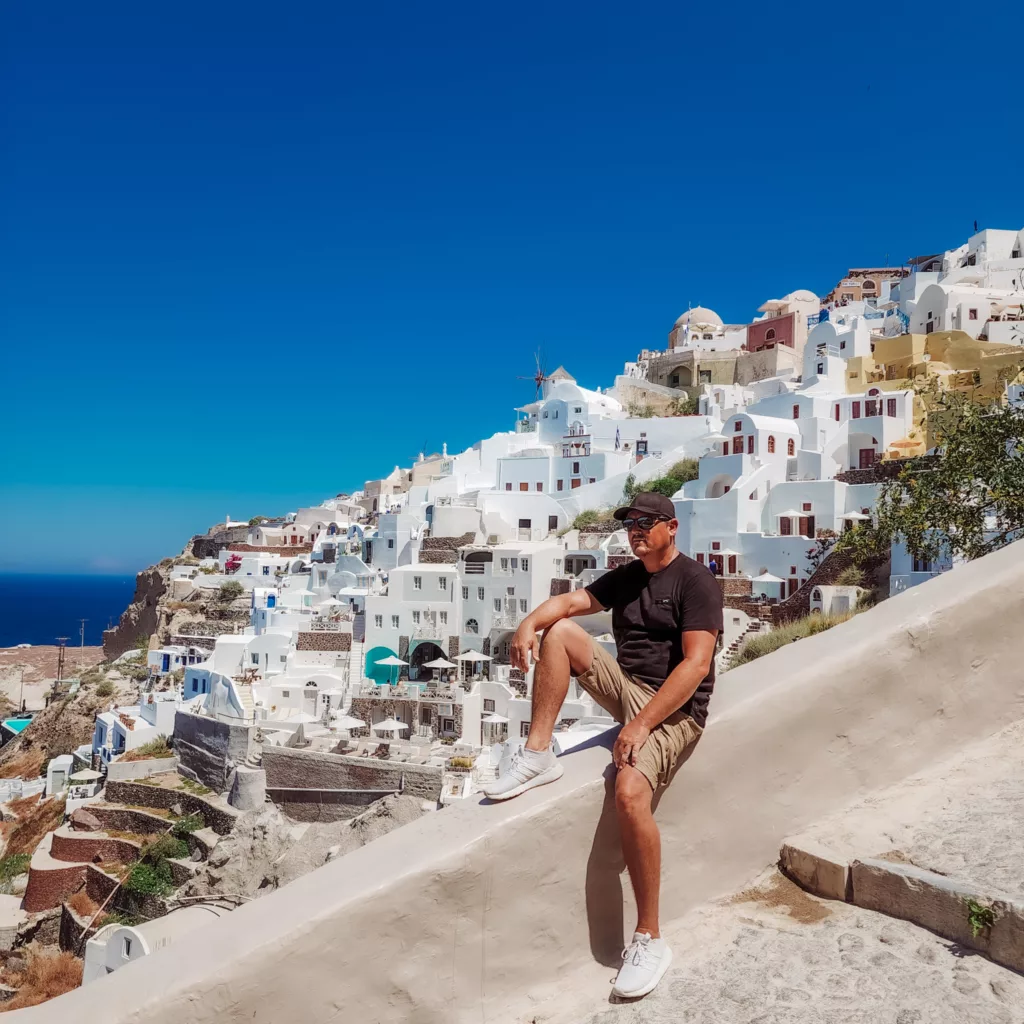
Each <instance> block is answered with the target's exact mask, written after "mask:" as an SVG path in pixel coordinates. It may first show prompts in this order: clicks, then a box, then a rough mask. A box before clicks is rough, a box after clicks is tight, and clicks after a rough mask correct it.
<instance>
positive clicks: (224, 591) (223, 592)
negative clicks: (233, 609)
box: [217, 580, 245, 604]
mask: <svg viewBox="0 0 1024 1024" xmlns="http://www.w3.org/2000/svg"><path fill="white" fill-rule="evenodd" d="M244 593H245V588H244V587H243V586H242V584H241V583H239V582H237V580H228V581H227V583H222V584H221V585H220V589H219V590H218V591H217V600H218V601H220V602H222V603H223V604H227V603H228V602H229V601H234V600H235V598H236V597H241V596H242V594H244Z"/></svg>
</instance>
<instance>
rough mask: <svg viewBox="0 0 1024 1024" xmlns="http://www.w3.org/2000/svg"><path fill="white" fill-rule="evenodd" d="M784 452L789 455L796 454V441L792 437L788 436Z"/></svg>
mask: <svg viewBox="0 0 1024 1024" xmlns="http://www.w3.org/2000/svg"><path fill="white" fill-rule="evenodd" d="M786 454H787V455H789V456H790V457H792V456H794V455H796V441H794V440H793V438H790V439H789V440H788V441H787V442H786Z"/></svg>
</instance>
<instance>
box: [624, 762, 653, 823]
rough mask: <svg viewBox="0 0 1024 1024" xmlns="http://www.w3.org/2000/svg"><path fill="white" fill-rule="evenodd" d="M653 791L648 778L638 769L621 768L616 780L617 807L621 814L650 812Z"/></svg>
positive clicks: (630, 814)
mask: <svg viewBox="0 0 1024 1024" xmlns="http://www.w3.org/2000/svg"><path fill="white" fill-rule="evenodd" d="M652 795H653V791H652V789H651V784H650V783H649V782H648V781H647V777H646V776H645V775H644V774H643V772H641V771H640V770H639V769H637V768H620V769H619V772H618V775H617V776H616V778H615V807H616V810H618V812H619V813H620V814H625V815H629V816H632V815H636V814H642V813H645V812H649V811H650V809H651V797H652Z"/></svg>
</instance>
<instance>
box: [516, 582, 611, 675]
mask: <svg viewBox="0 0 1024 1024" xmlns="http://www.w3.org/2000/svg"><path fill="white" fill-rule="evenodd" d="M600 611H604V608H603V607H602V606H601V605H600V604H599V603H598V601H597V599H596V598H595V597H594V596H593V594H591V593H590V591H589V590H583V589H580V590H573V591H570V593H568V594H558V595H557V596H555V597H549V598H548V599H547V600H546V601H544V602H543V603H542V604H539V605H537V607H536V608H534V610H533V611H532V612H530V614H529V615H527V616H526V618H525V619H523V621H522V622H521V623H519V628H518V629H517V630H516V635H515V636H514V637H513V638H512V645H511V647H510V648H509V660H510V661H511V662H512V666H513V667H514V668H518V669H522V670H523V671H524V672H527V671H529V668H530V655H531V654H532V655H533V659H534V661H536V660H537V659H538V658H539V657H540V640H539V639H538V638H537V633H538V632H540V631H541V630H545V629H547V628H548V627H549V626H553V625H554V624H555V623H556V622H558V620H559V619H568V618H572V617H573V616H574V615H592V614H593V613H594V612H600Z"/></svg>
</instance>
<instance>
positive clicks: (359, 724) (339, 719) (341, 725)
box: [331, 714, 366, 731]
mask: <svg viewBox="0 0 1024 1024" xmlns="http://www.w3.org/2000/svg"><path fill="white" fill-rule="evenodd" d="M331 721H332V722H333V723H334V725H335V727H336V728H338V729H348V730H349V731H351V730H352V729H363V728H365V727H366V723H365V722H364V721H363V720H362V719H361V718H355V717H354V716H353V715H343V714H337V715H331Z"/></svg>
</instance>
